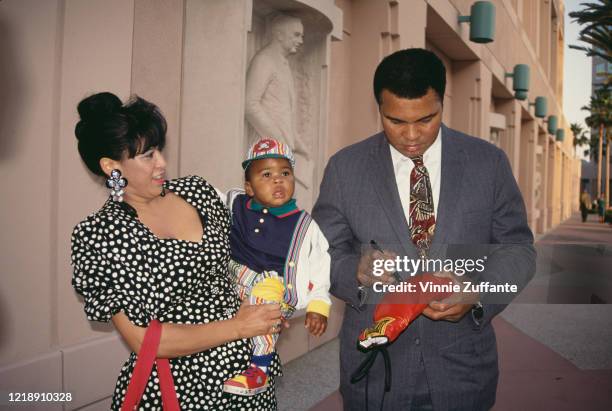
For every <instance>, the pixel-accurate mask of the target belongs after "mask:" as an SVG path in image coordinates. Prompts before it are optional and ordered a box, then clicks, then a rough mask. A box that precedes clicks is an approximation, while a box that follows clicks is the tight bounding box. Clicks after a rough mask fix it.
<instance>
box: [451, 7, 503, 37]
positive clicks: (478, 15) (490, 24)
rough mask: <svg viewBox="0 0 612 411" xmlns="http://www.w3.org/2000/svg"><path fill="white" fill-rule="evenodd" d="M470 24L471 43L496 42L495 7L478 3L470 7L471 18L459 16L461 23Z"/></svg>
mask: <svg viewBox="0 0 612 411" xmlns="http://www.w3.org/2000/svg"><path fill="white" fill-rule="evenodd" d="M468 22H469V23H470V41H473V42H474V43H490V42H492V41H493V40H495V5H494V4H493V3H491V2H490V1H477V2H475V3H474V4H472V7H470V15H469V16H459V23H468Z"/></svg>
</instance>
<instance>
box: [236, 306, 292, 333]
mask: <svg viewBox="0 0 612 411" xmlns="http://www.w3.org/2000/svg"><path fill="white" fill-rule="evenodd" d="M232 321H234V322H235V327H236V331H237V333H238V338H251V337H254V336H256V335H266V334H274V333H277V332H279V331H280V330H281V311H280V304H258V305H251V304H250V303H249V302H248V301H244V302H243V303H242V305H241V306H240V309H239V310H238V312H237V313H236V316H235V317H234V318H233V319H232Z"/></svg>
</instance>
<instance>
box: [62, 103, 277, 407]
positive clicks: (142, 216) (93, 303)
mask: <svg viewBox="0 0 612 411" xmlns="http://www.w3.org/2000/svg"><path fill="white" fill-rule="evenodd" d="M78 111H79V115H80V117H81V119H80V121H79V122H78V124H77V125H76V129H75V134H76V136H77V139H78V149H79V153H80V155H81V158H82V159H83V161H84V162H85V164H86V165H87V167H88V168H89V170H91V171H92V172H93V173H94V174H97V175H99V176H102V177H105V178H107V186H108V187H109V188H110V189H111V196H110V197H109V199H108V200H107V201H106V203H105V204H104V205H103V207H102V208H101V209H100V210H99V211H98V212H96V213H94V214H92V215H90V216H89V217H88V218H87V219H85V220H84V221H82V222H81V223H79V224H78V225H77V226H76V227H75V229H74V232H73V235H72V263H73V266H74V277H73V280H72V284H73V286H74V288H75V289H76V291H77V292H78V293H79V294H81V295H83V297H84V300H85V313H86V314H87V318H88V319H89V320H93V321H104V322H108V321H109V320H112V321H113V324H114V325H115V327H116V328H117V330H118V331H119V333H120V334H121V336H122V337H123V338H124V340H125V341H126V342H127V344H128V345H129V346H130V348H131V349H132V351H133V352H132V353H131V355H130V357H129V359H128V360H127V362H126V363H125V365H124V366H123V368H122V369H121V373H120V375H119V379H118V381H117V385H116V388H115V391H114V395H113V401H112V409H119V408H120V407H121V404H122V402H123V397H124V395H125V392H126V389H127V385H128V383H129V380H130V378H131V374H132V370H133V368H134V363H135V360H136V354H135V353H137V352H138V351H139V349H140V346H141V343H142V341H143V338H144V334H145V331H146V327H147V325H148V323H149V321H151V320H152V319H158V320H159V321H160V322H161V323H162V324H163V326H162V327H163V328H162V336H161V341H160V345H159V349H158V353H157V356H158V357H161V358H170V364H171V368H172V374H173V378H174V384H175V386H176V392H177V396H178V400H179V404H180V406H181V409H199V410H206V409H210V410H221V409H238V408H241V409H252V410H265V409H275V408H276V399H275V396H274V379H273V378H270V387H269V388H268V389H267V390H266V391H264V392H262V393H260V394H258V395H256V396H252V397H240V396H233V395H230V394H224V393H223V382H224V381H225V380H227V379H229V378H231V377H233V376H234V375H237V374H240V373H241V372H242V371H244V370H245V369H247V368H249V358H250V346H249V342H248V340H247V339H248V338H250V337H253V336H256V335H265V334H270V333H272V332H278V331H279V329H278V327H279V325H280V307H279V306H278V305H275V304H272V305H265V306H249V305H246V304H244V305H242V307H240V306H239V302H238V300H237V297H236V294H235V292H234V291H233V285H232V284H231V282H230V281H229V279H228V277H227V271H226V267H227V263H228V260H229V254H228V246H229V243H228V233H229V224H230V221H229V215H228V212H227V210H226V209H225V206H224V204H223V203H222V201H221V199H220V198H219V197H218V195H217V194H216V192H215V190H214V189H213V188H212V187H211V186H210V185H209V184H208V183H207V182H206V181H204V180H203V179H202V178H200V177H194V176H190V177H185V178H179V179H176V180H170V181H166V180H165V167H166V162H165V160H164V158H163V156H162V154H161V151H162V149H163V147H164V143H165V137H166V121H165V119H164V118H163V116H162V114H161V113H160V112H159V110H158V109H157V107H156V106H155V105H153V104H151V103H149V102H147V101H145V100H143V99H141V98H138V97H135V98H134V99H132V100H130V101H129V102H127V103H126V104H125V105H123V104H122V103H121V101H120V100H119V99H118V98H117V96H115V95H114V94H111V93H99V94H95V95H93V96H91V97H88V98H86V99H84V100H83V101H81V102H80V103H79V105H78ZM278 373H279V363H278V359H275V363H274V366H273V374H278ZM157 382H158V380H157V373H156V371H155V370H154V371H153V373H152V375H151V376H150V379H149V382H148V385H147V388H146V390H145V393H144V395H143V398H142V401H141V403H140V406H141V407H143V408H146V409H161V396H160V391H159V386H158V384H157Z"/></svg>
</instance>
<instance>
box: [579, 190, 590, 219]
mask: <svg viewBox="0 0 612 411" xmlns="http://www.w3.org/2000/svg"><path fill="white" fill-rule="evenodd" d="M591 203H592V202H591V195H590V194H589V192H588V190H587V189H586V187H585V188H584V190H582V194H581V195H580V214H581V215H582V222H583V223H584V222H586V220H587V217H588V216H589V210H590V209H591Z"/></svg>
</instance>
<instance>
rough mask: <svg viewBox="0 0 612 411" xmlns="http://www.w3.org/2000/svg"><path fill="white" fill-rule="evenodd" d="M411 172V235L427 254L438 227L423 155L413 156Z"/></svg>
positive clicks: (421, 251)
mask: <svg viewBox="0 0 612 411" xmlns="http://www.w3.org/2000/svg"><path fill="white" fill-rule="evenodd" d="M411 160H412V162H413V163H414V168H413V169H412V172H411V173H410V221H409V224H410V236H411V237H412V242H413V243H414V245H415V246H416V247H417V249H418V250H419V253H420V254H421V256H426V255H427V252H428V250H429V246H430V245H431V239H432V238H433V235H434V230H435V228H436V217H435V215H434V201H433V193H432V191H431V183H430V181H429V173H428V172H427V168H425V165H424V164H423V156H416V157H412V158H411Z"/></svg>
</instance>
